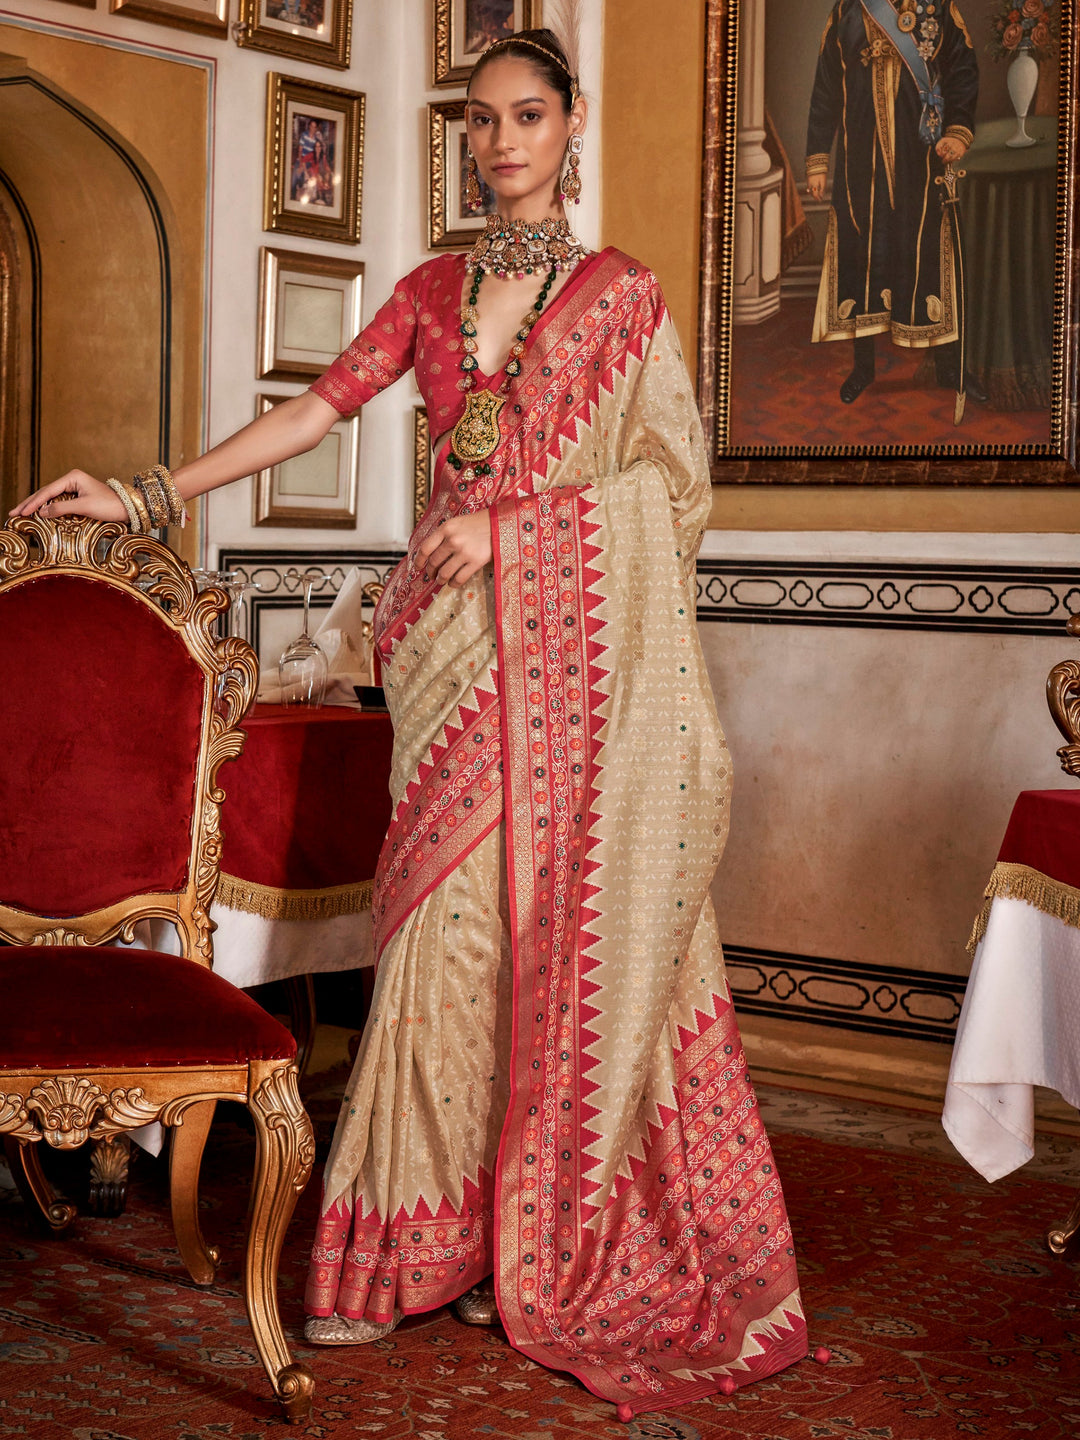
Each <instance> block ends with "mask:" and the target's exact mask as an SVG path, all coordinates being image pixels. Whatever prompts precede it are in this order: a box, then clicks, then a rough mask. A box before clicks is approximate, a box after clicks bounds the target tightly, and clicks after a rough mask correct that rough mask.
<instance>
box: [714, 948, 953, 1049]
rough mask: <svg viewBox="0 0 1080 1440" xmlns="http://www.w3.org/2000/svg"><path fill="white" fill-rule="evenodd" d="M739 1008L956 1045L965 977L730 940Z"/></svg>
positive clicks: (729, 959)
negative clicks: (754, 946) (757, 947)
mask: <svg viewBox="0 0 1080 1440" xmlns="http://www.w3.org/2000/svg"><path fill="white" fill-rule="evenodd" d="M724 956H725V960H726V962H727V975H728V983H729V984H730V986H731V993H732V996H733V998H734V1000H735V1006H736V1009H737V1010H738V1012H739V1014H740V1015H773V1016H781V1017H782V1018H783V1019H785V1020H801V1021H809V1022H810V1023H811V1024H814V1025H829V1026H835V1027H839V1028H841V1029H844V1030H861V1031H865V1032H868V1033H870V1034H875V1035H884V1036H888V1037H889V1038H890V1039H900V1038H903V1039H908V1040H936V1041H938V1042H940V1043H941V1044H945V1045H951V1044H952V1042H953V1039H954V1037H955V1034H956V1022H957V1020H958V1019H959V1017H960V1007H961V1005H962V1003H963V999H964V992H965V990H966V989H967V979H966V977H965V976H963V975H945V974H941V973H939V972H936V971H932V970H905V969H901V968H899V967H897V966H892V965H861V964H858V963H856V962H853V961H848V960H821V959H818V958H817V957H815V956H810V955H788V954H785V953H784V952H783V951H779V950H755V949H752V948H751V947H749V946H745V945H727V944H725V946H724Z"/></svg>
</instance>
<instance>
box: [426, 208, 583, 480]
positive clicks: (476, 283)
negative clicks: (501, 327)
mask: <svg viewBox="0 0 1080 1440" xmlns="http://www.w3.org/2000/svg"><path fill="white" fill-rule="evenodd" d="M564 223H565V222H564ZM557 270H558V266H557V265H552V266H551V268H550V269H549V270H548V275H547V279H546V280H545V281H544V283H543V285H541V287H540V293H539V295H537V297H536V299H535V300H534V301H533V305H532V309H531V310H530V311H529V313H528V314H527V315H526V316H525V318H524V320H522V322H521V329H520V330H519V331H518V332H517V334H516V335H515V336H514V342H513V344H512V345H511V346H510V354H509V356H508V358H507V361H506V364H505V365H504V366H503V379H502V384H501V385H500V386H499V388H498V390H497V391H495V390H488V389H487V388H484V389H480V390H477V389H474V386H475V383H476V382H475V380H474V378H473V371H474V370H479V368H480V362H479V361H478V360H477V358H476V298H477V296H478V295H479V294H480V282H481V280H483V278H484V271H483V270H481V269H477V270H475V271H474V272H473V279H472V286H471V288H470V290H469V298H468V300H466V302H465V304H464V305H463V306H462V307H461V334H462V336H463V337H464V338H463V339H462V342H461V348H462V349H463V350H464V351H465V354H464V355H463V356H462V357H461V372H462V373H461V388H462V390H464V391H465V392H466V395H465V413H464V415H462V417H461V419H460V420H459V421H458V422H457V424H456V425H455V426H454V428H453V430H452V431H451V432H450V454H449V456H448V457H447V458H448V461H449V463H450V464H451V465H452V466H453V467H454V469H455V470H460V469H461V467H462V465H469V466H474V467H475V469H474V471H473V473H472V474H471V475H465V476H463V477H462V478H463V479H465V480H472V479H475V477H476V475H486V474H488V473H489V471H490V468H491V467H490V466H489V465H487V464H485V463H484V462H485V461H486V460H487V458H488V456H489V455H493V454H494V453H495V451H496V450H497V449H498V446H499V441H500V440H501V439H502V435H501V432H500V430H499V412H500V411H501V410H502V408H503V406H504V405H505V404H506V392H507V390H508V389H509V388H510V381H511V380H513V379H514V377H515V376H516V375H520V374H521V357H522V355H524V353H525V342H526V340H528V338H529V332H530V331H531V330H532V328H533V326H534V325H535V324H536V322H537V321H538V320H539V319H540V312H541V311H542V310H543V308H544V306H545V304H546V303H547V297H548V292H549V291H550V289H551V287H552V285H553V284H554V283H555V275H556V272H557Z"/></svg>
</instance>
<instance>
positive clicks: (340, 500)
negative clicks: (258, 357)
mask: <svg viewBox="0 0 1080 1440" xmlns="http://www.w3.org/2000/svg"><path fill="white" fill-rule="evenodd" d="M287 399H289V396H287V395H260V396H259V397H258V400H257V401H256V407H255V414H256V416H259V415H264V414H265V413H266V411H267V410H269V409H270V408H271V407H272V406H274V405H279V404H280V403H281V401H282V400H287ZM359 455H360V416H359V415H351V416H349V417H348V418H346V417H344V416H342V418H341V419H340V420H338V421H336V422H335V424H333V425H332V426H331V427H330V430H329V431H328V433H327V434H326V435H325V436H324V437H323V439H322V440H320V441H319V443H318V445H316V447H315V449H314V450H309V451H308V453H307V454H306V455H294V456H293V458H292V459H291V460H283V461H282V463H281V464H280V465H274V466H272V467H271V468H270V469H269V470H260V471H259V473H258V474H257V475H256V476H255V477H254V478H255V486H254V491H255V514H254V517H253V523H254V524H255V525H292V526H300V527H315V528H323V529H327V530H353V529H355V528H356V477H357V461H358V459H359Z"/></svg>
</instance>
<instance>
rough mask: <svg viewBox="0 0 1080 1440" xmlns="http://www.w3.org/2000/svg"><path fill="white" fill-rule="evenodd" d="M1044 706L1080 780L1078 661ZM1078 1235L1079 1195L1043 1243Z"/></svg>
mask: <svg viewBox="0 0 1080 1440" xmlns="http://www.w3.org/2000/svg"><path fill="white" fill-rule="evenodd" d="M1065 629H1066V631H1067V632H1068V633H1069V634H1070V635H1072V636H1074V637H1076V638H1077V639H1080V615H1070V616H1069V620H1068V623H1067V625H1066V626H1065ZM1046 703H1047V705H1048V706H1049V707H1050V714H1051V715H1052V716H1053V717H1054V724H1055V725H1056V726H1057V727H1058V729H1059V730H1060V731H1061V733H1062V735H1063V736H1064V738H1065V744H1064V745H1062V747H1061V749H1060V750H1059V751H1058V752H1057V754H1058V759H1059V760H1060V761H1061V768H1062V770H1064V771H1065V773H1066V775H1071V776H1072V777H1073V779H1074V780H1076V779H1080V661H1077V660H1062V661H1061V662H1060V663H1059V664H1057V665H1055V666H1054V668H1053V669H1052V670H1051V671H1050V674H1049V675H1048V676H1047V678H1046ZM1077 1234H1080V1196H1077V1199H1076V1202H1075V1204H1074V1205H1073V1208H1072V1211H1071V1212H1070V1214H1069V1217H1068V1219H1067V1220H1066V1221H1065V1223H1064V1224H1063V1225H1055V1226H1054V1228H1053V1229H1052V1230H1050V1231H1049V1232H1048V1234H1047V1236H1046V1243H1047V1245H1048V1246H1049V1247H1050V1249H1051V1250H1052V1251H1053V1253H1054V1254H1055V1255H1064V1254H1065V1251H1066V1250H1067V1249H1068V1248H1069V1244H1070V1242H1071V1241H1072V1240H1073V1239H1074V1238H1075V1236H1076V1235H1077Z"/></svg>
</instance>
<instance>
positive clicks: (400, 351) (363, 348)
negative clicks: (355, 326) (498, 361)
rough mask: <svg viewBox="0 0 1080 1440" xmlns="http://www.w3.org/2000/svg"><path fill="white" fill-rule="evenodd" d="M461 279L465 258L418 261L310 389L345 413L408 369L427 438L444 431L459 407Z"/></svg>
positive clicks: (480, 379) (479, 376)
mask: <svg viewBox="0 0 1080 1440" xmlns="http://www.w3.org/2000/svg"><path fill="white" fill-rule="evenodd" d="M464 280H465V256H464V255H459V254H452V255H436V256H435V257H434V258H433V259H431V260H425V261H424V263H423V264H422V265H419V266H417V268H416V269H415V270H413V271H412V273H411V274H409V275H406V276H405V278H404V280H399V281H398V283H397V284H396V285H395V286H394V293H393V295H391V297H390V299H389V300H387V302H386V304H385V305H383V306H382V308H381V309H380V310H379V312H378V314H377V315H376V316H375V318H374V320H372V322H371V324H370V325H368V326H366V327H365V328H364V329H363V330H361V332H360V334H359V335H358V336H357V337H356V339H355V340H354V341H353V342H352V344H351V345H350V346H349V347H348V349H347V350H345V351H343V353H342V354H341V355H339V356H338V358H337V359H336V360H335V361H334V363H333V365H331V366H330V369H329V370H327V371H326V373H325V374H323V375H320V377H319V379H318V380H316V381H315V383H314V385H312V387H311V388H312V390H314V392H315V394H316V395H319V396H321V397H322V399H323V400H326V401H328V402H329V403H330V404H331V405H333V407H334V409H335V410H340V411H341V413H342V414H343V415H349V414H351V413H352V412H353V411H354V410H355V409H356V408H357V407H358V406H359V405H363V404H364V402H365V401H366V400H370V399H371V398H372V396H373V395H377V394H378V393H379V391H380V390H385V389H386V387H387V386H388V385H392V384H393V383H394V381H395V380H397V379H399V378H400V377H401V376H402V375H404V374H405V372H406V371H407V370H408V369H410V368H413V369H415V371H416V383H417V385H419V387H420V394H421V395H422V396H423V398H424V404H425V405H426V406H427V412H428V418H429V421H430V424H431V434H432V437H433V438H434V437H435V436H436V435H445V434H446V432H447V431H448V430H450V429H452V428H453V427H454V425H456V424H457V422H458V420H459V419H460V417H461V414H462V411H463V410H464V409H465V395H464V392H463V391H461V390H460V389H459V388H458V382H459V381H460V380H461V332H460V326H461V290H462V285H463V283H464ZM474 374H475V377H476V382H477V384H478V385H486V384H489V383H490V377H488V376H486V375H484V373H483V372H482V371H480V370H477V371H475V372H474ZM499 379H500V380H501V379H502V374H501V372H500V374H499Z"/></svg>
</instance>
